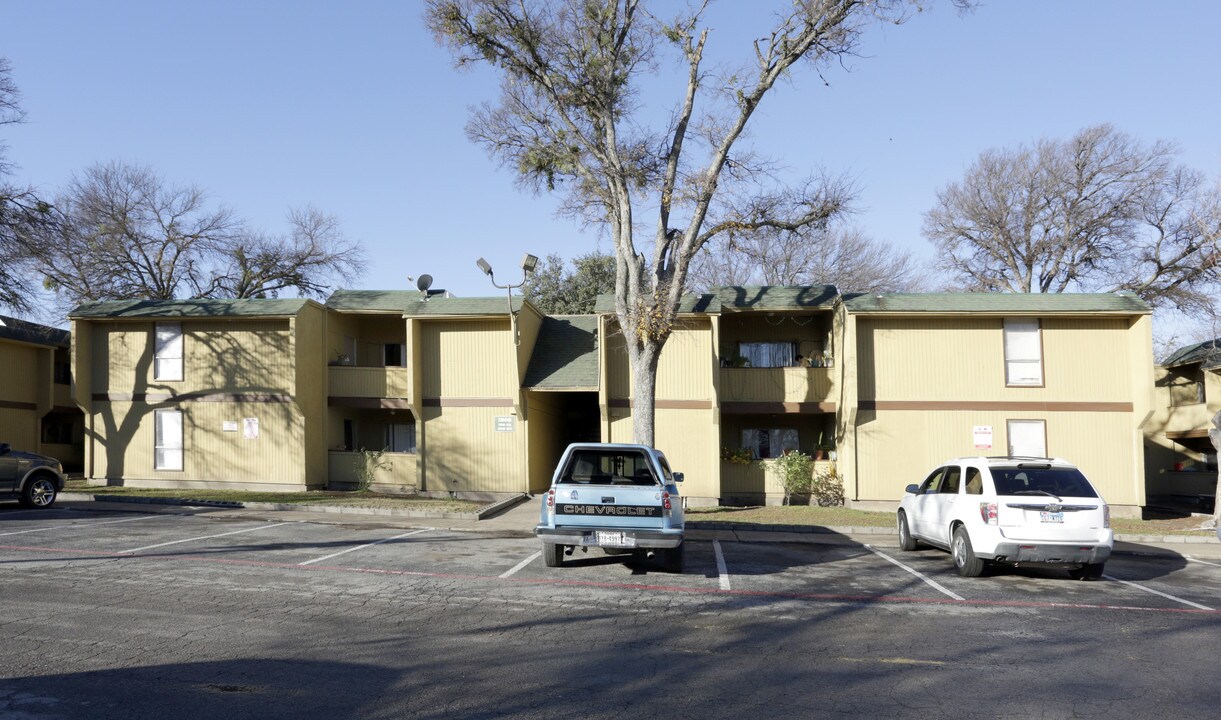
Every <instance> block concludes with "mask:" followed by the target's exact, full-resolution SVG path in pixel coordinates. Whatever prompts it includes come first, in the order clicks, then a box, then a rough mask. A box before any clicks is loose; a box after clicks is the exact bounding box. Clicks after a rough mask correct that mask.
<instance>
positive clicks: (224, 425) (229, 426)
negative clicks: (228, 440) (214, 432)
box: [220, 420, 237, 432]
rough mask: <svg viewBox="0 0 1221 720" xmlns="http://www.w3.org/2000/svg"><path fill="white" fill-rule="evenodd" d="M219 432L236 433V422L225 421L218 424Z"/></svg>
mask: <svg viewBox="0 0 1221 720" xmlns="http://www.w3.org/2000/svg"><path fill="white" fill-rule="evenodd" d="M220 429H221V432H237V420H225V421H223V422H221V424H220Z"/></svg>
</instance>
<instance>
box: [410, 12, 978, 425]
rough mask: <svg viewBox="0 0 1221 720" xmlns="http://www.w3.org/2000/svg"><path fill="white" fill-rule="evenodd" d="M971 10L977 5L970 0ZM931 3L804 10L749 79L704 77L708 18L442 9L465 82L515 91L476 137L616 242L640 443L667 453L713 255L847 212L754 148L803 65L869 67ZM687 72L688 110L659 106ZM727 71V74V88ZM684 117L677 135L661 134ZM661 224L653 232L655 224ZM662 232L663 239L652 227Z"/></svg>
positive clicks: (481, 115)
mask: <svg viewBox="0 0 1221 720" xmlns="http://www.w3.org/2000/svg"><path fill="white" fill-rule="evenodd" d="M956 4H959V5H964V4H967V0H957V2H956ZM921 5H922V3H921V2H919V1H918V0H916V1H909V0H789V1H788V2H784V3H777V7H778V8H780V9H779V10H778V14H776V15H775V18H774V22H773V23H771V25H770V29H767V30H765V31H764V32H763V33H762V35H756V36H755V37H757V38H759V39H757V40H755V41H754V43H753V47H752V48H749V50H750V53H749V57H750V60H747V61H745V62H744V63H743V64H742V65H741V66H740V67H737V68H731V67H729V65H728V64H723V63H717V65H718V67H717V68H716V69H709V68H707V67H705V64H704V53H705V50H706V49H707V48H708V46H709V43H710V41H711V39H712V29H711V27H710V26H709V24H708V22H707V17H706V15H707V10H708V3H707V2H704V3H701V4H697V5H696V6H695V7H693V8H684V9H680V10H678V12H677V14H673V15H669V17H668V18H663V17H662V16H661V13H666V14H670V13H673V12H674V11H675V8H674V6H673V5H670V4H667V5H665V6H664V7H663V8H660V9H657V10H655V11H653V12H650V11H649V9H647V8H646V7H645V5H644V3H643V2H642V1H641V0H536V1H533V2H530V1H527V0H428V2H427V9H426V11H425V17H426V21H427V23H428V26H429V28H430V29H431V30H432V32H433V33H434V35H435V36H436V38H437V40H438V41H439V42H440V43H442V44H444V45H446V46H448V47H449V48H450V49H451V50H452V51H453V54H454V57H455V59H456V62H457V64H458V65H459V66H462V65H466V64H474V63H481V64H486V65H489V66H491V67H492V68H494V69H495V70H496V71H497V72H498V73H499V74H500V77H501V80H502V83H501V97H500V100H499V102H498V103H496V104H491V103H489V104H485V105H484V106H483V107H482V108H479V109H477V110H475V111H474V113H473V116H472V118H471V121H470V123H469V124H468V126H467V134H468V136H469V137H470V138H471V139H472V140H473V141H475V142H477V143H479V144H481V145H483V146H484V147H485V148H486V149H487V150H488V152H489V153H490V154H491V155H492V156H493V157H494V158H496V159H498V160H500V161H501V162H502V163H503V164H504V165H505V166H506V167H509V168H512V169H513V170H514V171H516V172H517V174H518V176H519V179H520V181H521V182H522V183H523V184H524V185H525V186H527V187H529V188H532V189H534V190H536V191H542V190H546V191H549V192H550V191H555V192H560V193H562V194H563V195H564V205H563V207H564V209H565V211H567V212H569V213H571V214H572V215H574V216H576V217H580V218H583V219H584V220H586V221H587V222H590V223H593V224H596V225H599V226H601V227H603V228H605V229H606V231H607V234H608V236H609V237H610V238H611V241H612V245H613V247H614V255H615V291H614V297H615V315H616V317H617V319H618V325H619V328H620V329H621V331H622V333H623V337H624V346H625V349H626V353H627V359H628V362H629V365H630V367H631V378H632V398H633V410H632V422H633V435H634V436H635V439H636V440H637V441H638V442H642V443H646V444H652V443H653V437H654V398H655V389H656V380H657V363H658V359H659V357H660V355H661V351H662V348H663V347H664V345H665V343H666V341H667V339H668V338H669V337H670V334H671V332H672V331H673V328H674V323H675V318H676V316H677V313H678V308H679V306H680V303H681V300H682V297H683V295H684V293H685V292H686V289H687V278H688V269H689V266H690V264H691V262H692V260H693V258H694V257H695V253H696V252H697V251H699V250H700V248H702V247H704V246H705V245H706V244H707V243H709V242H711V241H713V240H715V239H718V238H723V237H733V236H735V235H736V234H740V233H755V232H758V231H760V230H764V229H776V230H789V231H796V230H799V229H801V228H805V227H817V226H820V225H823V224H825V223H826V222H827V221H828V220H829V219H831V218H833V217H835V216H836V215H838V214H839V213H840V212H841V211H842V210H843V208H844V207H845V205H846V204H847V202H848V200H849V197H848V186H847V183H845V182H843V181H838V180H830V181H828V180H827V178H825V177H824V176H820V175H818V174H814V175H812V176H811V177H810V178H809V179H807V180H805V181H804V182H799V183H796V184H794V185H788V186H785V185H781V184H779V183H778V182H777V181H776V180H775V179H774V174H772V173H771V172H770V169H771V167H772V164H771V163H769V162H767V161H765V160H762V159H760V158H758V157H756V156H755V155H754V153H752V152H751V151H750V149H749V148H747V147H746V146H745V143H744V142H743V138H744V134H745V132H746V130H747V128H748V126H749V125H750V121H751V118H752V117H753V116H754V115H755V112H756V111H757V110H758V109H759V107H760V105H761V103H762V102H763V100H764V98H765V97H767V96H768V95H769V94H770V93H771V91H772V89H773V88H774V87H775V86H776V84H777V83H778V82H780V81H781V80H782V79H783V80H787V81H789V82H792V81H793V80H794V75H795V72H794V71H795V69H796V67H795V66H797V65H798V63H802V62H805V63H807V64H809V65H810V66H812V67H813V68H814V69H815V70H816V71H817V70H821V69H824V68H827V67H829V66H833V65H835V64H836V63H839V62H842V61H843V60H845V59H846V58H848V57H851V56H853V55H854V51H855V50H856V49H857V47H858V41H859V39H860V37H861V34H862V33H863V32H864V31H865V29H866V28H867V27H868V26H870V25H872V24H874V23H877V22H890V23H901V22H903V21H904V20H905V19H906V18H907V15H908V12H909V11H910V10H911V9H913V8H914V9H920V7H921ZM671 62H672V63H673V64H674V65H675V66H676V67H677V72H676V73H674V74H667V75H666V76H665V77H666V78H667V79H674V80H676V81H677V82H676V84H677V86H678V87H677V88H676V89H677V91H678V92H677V94H676V96H675V97H673V98H671V99H670V100H661V101H646V93H647V92H649V91H651V90H654V89H656V88H658V87H663V86H665V85H666V83H661V82H654V76H655V75H659V74H661V73H662V71H663V68H664V67H666V66H667V65H669V64H670V63H671ZM722 71H724V72H722ZM665 106H668V107H669V109H670V111H671V112H670V113H669V114H668V121H666V120H663V121H662V122H661V124H659V123H658V121H657V119H656V118H657V117H658V115H659V114H660V113H658V111H659V110H662V109H664V107H665ZM649 215H651V216H652V218H653V219H652V220H651V221H649V220H643V219H642V218H645V217H646V216H649ZM650 225H651V228H650V227H649V226H650Z"/></svg>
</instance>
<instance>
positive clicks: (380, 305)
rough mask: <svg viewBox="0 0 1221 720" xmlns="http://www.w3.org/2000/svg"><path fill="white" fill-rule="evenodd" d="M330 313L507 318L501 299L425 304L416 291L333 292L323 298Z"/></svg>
mask: <svg viewBox="0 0 1221 720" xmlns="http://www.w3.org/2000/svg"><path fill="white" fill-rule="evenodd" d="M326 306H327V307H329V308H331V309H332V310H340V311H348V312H398V313H402V314H404V315H412V316H415V315H432V316H452V315H508V314H509V304H508V302H507V301H506V300H505V298H503V297H477V298H458V297H445V296H443V295H439V294H438V295H432V296H430V297H429V298H428V299H427V300H425V299H424V295H423V293H421V292H420V291H418V290H336V291H335V293H334V294H333V295H331V297H329V298H327V301H326ZM521 307H522V298H521V297H520V296H516V295H515V296H514V297H513V310H514V311H515V312H516V311H518V310H521Z"/></svg>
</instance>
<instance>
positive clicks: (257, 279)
mask: <svg viewBox="0 0 1221 720" xmlns="http://www.w3.org/2000/svg"><path fill="white" fill-rule="evenodd" d="M288 225H289V233H288V235H286V236H273V235H267V234H264V233H253V232H247V231H244V232H242V233H240V234H239V235H238V237H237V238H236V239H235V240H233V241H232V242H223V243H220V244H219V245H217V246H215V247H212V248H211V251H212V253H213V254H214V255H215V257H216V258H217V259H219V260H220V265H219V267H217V269H216V270H215V273H214V274H213V275H212V277H211V278H210V280H209V282H208V284H207V286H206V287H197V288H196V290H195V294H196V295H197V296H200V297H218V296H219V297H233V298H247V297H276V296H278V295H279V294H280V293H281V292H284V291H286V290H295V291H296V292H299V293H300V294H302V295H312V296H314V297H324V296H326V294H327V293H328V292H329V291H330V289H331V286H330V285H329V284H328V281H329V280H333V279H343V280H350V279H352V278H354V277H355V276H356V275H357V274H358V272H359V270H360V268H361V266H362V265H363V263H364V253H363V251H362V250H361V247H360V245H359V244H358V243H356V242H354V241H351V240H349V239H347V238H346V237H344V234H343V231H342V229H341V227H340V224H339V220H338V218H336V217H335V216H333V215H327V214H326V213H323V212H321V211H319V210H317V209H316V208H313V207H309V206H307V207H305V208H303V209H294V210H291V211H289V215H288Z"/></svg>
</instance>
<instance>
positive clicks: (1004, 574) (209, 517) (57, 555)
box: [0, 503, 1221, 615]
mask: <svg viewBox="0 0 1221 720" xmlns="http://www.w3.org/2000/svg"><path fill="white" fill-rule="evenodd" d="M291 518H292V516H291V515H285V516H283V517H282V518H281V517H280V516H277V515H275V514H268V515H262V516H255V517H252V516H249V515H247V514H243V513H240V512H239V513H235V512H232V511H217V510H213V509H206V508H156V509H147V510H141V511H137V512H131V511H115V510H111V509H97V506H91V505H89V504H87V503H82V504H77V505H66V506H64V507H57V508H55V509H52V510H47V511H24V510H20V509H16V507H15V506H13V507H3V508H0V567H7V568H8V569H10V570H12V569H14V568H17V567H21V568H26V569H28V568H35V567H38V566H55V565H62V564H63V563H65V562H66V561H69V560H70V561H83V560H94V561H103V560H105V561H110V562H115V561H117V562H123V563H157V564H158V565H163V566H164V565H173V566H178V567H181V568H184V569H185V568H191V567H200V566H210V567H211V568H212V570H213V571H215V570H216V569H217V568H224V567H228V568H232V569H234V570H235V571H236V570H237V569H238V568H242V567H247V568H250V567H257V568H260V569H261V571H262V572H263V573H273V572H274V573H277V574H281V575H294V574H296V575H309V576H314V577H318V576H329V577H330V578H331V580H330V581H332V582H342V580H341V578H342V577H343V576H344V575H345V574H347V575H356V574H381V575H386V576H395V575H399V576H404V577H408V576H416V577H434V578H453V579H462V580H465V581H469V582H475V583H478V584H482V585H490V586H500V590H501V591H504V592H511V591H512V590H511V589H512V588H514V587H516V588H523V587H526V586H530V585H548V586H554V585H557V584H560V585H566V586H569V587H571V588H574V589H577V588H582V589H583V590H584V591H586V592H591V593H594V592H596V593H597V594H598V595H599V596H600V597H604V598H605V597H607V596H613V595H614V594H615V592H616V591H623V592H630V593H632V594H633V595H635V594H637V593H639V592H641V591H642V590H643V591H645V592H648V593H654V594H671V595H673V594H686V595H708V596H731V597H732V596H740V597H762V596H768V597H774V598H777V599H785V600H788V601H802V602H809V603H819V602H823V603H837V602H838V603H842V602H852V603H879V604H890V605H896V606H921V605H938V606H946V605H949V606H962V607H964V608H966V607H973V608H984V609H992V610H995V611H998V612H1003V611H1006V610H1009V611H1013V610H1021V611H1029V610H1031V609H1035V610H1037V609H1039V608H1078V609H1082V610H1093V611H1096V612H1127V613H1130V612H1150V613H1194V614H1204V615H1208V614H1221V560H1219V559H1217V558H1215V557H1197V556H1195V555H1193V554H1192V552H1191V546H1184V550H1183V552H1182V553H1180V554H1156V555H1142V554H1134V553H1120V554H1116V555H1114V556H1112V558H1111V560H1110V562H1109V563H1108V565H1107V573H1106V577H1105V578H1104V580H1102V581H1100V582H1077V581H1072V580H1070V579H1068V577H1067V575H1066V573H1064V572H1063V571H1061V570H1056V569H1038V568H1036V569H1026V568H1019V569H1013V568H996V569H994V570H992V571H990V572H989V573H988V574H987V575H986V576H985V577H983V578H977V579H971V578H961V577H958V576H957V575H956V574H955V573H954V571H953V568H952V566H951V563H950V562H949V558H948V556H947V555H946V554H945V553H944V552H941V551H939V550H935V549H925V550H920V551H917V552H911V553H902V552H899V551H898V549H897V547H895V543H894V539H893V538H891V537H886V536H879V537H878V538H877V539H876V540H873V541H870V542H860V541H859V540H854V539H850V538H846V537H842V536H836V535H834V534H830V533H827V534H821V535H819V536H818V537H817V538H815V539H816V540H817V541H816V542H742V541H739V540H734V539H729V538H731V537H733V536H732V535H731V534H728V535H727V534H723V533H696V534H695V535H696V537H695V538H693V539H690V540H689V541H688V546H687V556H686V567H685V570H684V572H683V573H682V574H670V573H666V572H663V571H662V570H661V569H660V567H659V566H657V565H656V564H653V563H650V562H647V561H646V562H640V561H637V560H633V559H632V558H630V557H626V556H610V555H606V554H605V553H603V552H602V551H600V550H596V549H595V550H590V551H589V552H588V553H584V552H581V551H579V550H578V551H577V552H576V553H575V554H574V555H573V556H571V557H570V558H568V559H566V561H565V564H564V566H563V567H560V568H548V567H545V566H544V563H543V561H542V558H541V557H540V555H539V546H538V543H537V542H536V541H535V540H534V539H533V538H529V537H522V536H521V533H505V534H498V533H496V532H477V531H467V530H456V529H452V528H449V529H447V528H434V527H428V526H427V525H426V523H427V521H419V522H416V523H414V525H416V526H403V524H402V523H399V524H398V526H389V525H388V524H386V523H380V522H377V521H375V520H370V519H362V518H359V517H349V518H345V519H344V521H343V522H342V523H317V522H304V521H300V520H296V519H291ZM722 538H724V539H722ZM1201 549H1202V548H1201ZM1215 554H1216V553H1212V555H1215Z"/></svg>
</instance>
